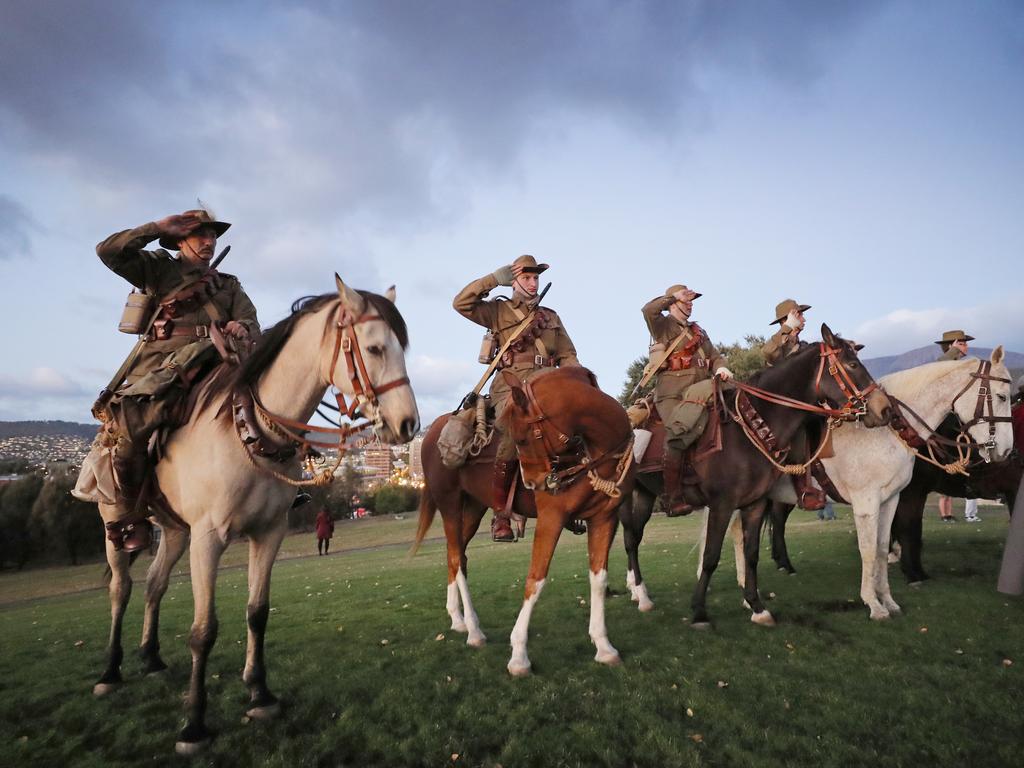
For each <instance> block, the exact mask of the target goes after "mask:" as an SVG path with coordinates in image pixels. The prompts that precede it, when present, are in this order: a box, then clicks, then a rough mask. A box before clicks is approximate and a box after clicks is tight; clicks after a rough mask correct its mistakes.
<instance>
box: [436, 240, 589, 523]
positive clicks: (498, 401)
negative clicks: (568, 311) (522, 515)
mask: <svg viewBox="0 0 1024 768" xmlns="http://www.w3.org/2000/svg"><path fill="white" fill-rule="evenodd" d="M547 268H548V265H547V264H538V263H537V260H536V259H535V258H534V257H533V256H530V255H524V256H520V257H518V258H517V259H516V260H515V261H513V262H512V263H511V264H509V265H506V266H503V267H499V268H498V269H497V270H495V271H494V272H493V273H491V274H489V275H486V276H484V277H481V278H480V279H479V280H474V281H473V282H471V283H470V284H469V285H467V286H466V287H465V288H463V289H462V290H461V291H459V294H458V295H457V296H456V297H455V300H454V301H453V302H452V306H454V307H455V311H456V312H458V313H459V314H460V315H463V316H464V317H468V318H469V319H470V320H472V321H473V322H474V323H477V324H478V325H482V326H483V327H484V328H487V329H488V330H490V331H491V333H493V334H494V343H495V345H496V347H497V348H498V349H501V348H502V347H503V346H504V345H505V342H506V341H508V339H509V337H510V336H511V335H512V334H513V332H514V331H515V329H516V328H517V327H518V326H519V325H520V324H521V323H522V321H523V320H525V319H526V317H527V315H529V314H530V313H531V312H533V318H532V321H531V323H530V325H529V326H528V327H527V328H526V330H525V331H523V332H522V333H521V334H520V335H519V336H518V337H517V338H516V340H515V341H514V342H513V343H512V345H511V346H510V347H509V349H508V350H507V351H506V352H505V353H504V354H503V355H502V357H501V359H500V361H499V362H498V370H499V371H500V370H506V371H511V372H512V373H514V374H515V375H516V377H517V378H519V380H520V381H523V382H526V381H528V380H529V379H531V378H533V377H534V376H536V375H537V374H539V373H541V372H542V371H545V370H548V369H550V368H556V367H564V366H578V365H579V364H580V363H579V360H577V359H576V348H575V347H574V346H573V343H572V341H571V340H570V338H569V334H568V333H566V331H565V327H564V326H563V325H562V321H561V319H560V318H559V317H558V314H557V313H556V312H555V311H554V310H552V309H548V308H547V307H538V306H536V303H537V285H538V283H539V281H540V274H541V273H542V272H544V270H546V269H547ZM499 285H501V286H508V287H511V288H512V297H511V298H510V299H505V298H504V297H498V298H495V299H488V298H487V295H488V294H489V293H490V292H491V291H492V290H494V289H495V288H497V287H498V286H499ZM511 391H512V388H511V387H510V386H509V384H508V383H507V382H506V381H505V378H504V377H503V376H497V375H495V376H494V378H493V380H492V381H491V388H490V391H489V392H490V398H491V405H493V406H494V412H495V425H496V427H495V428H496V429H499V427H498V426H497V425H499V424H500V417H501V415H502V413H504V411H505V407H506V405H507V404H508V400H509V396H510V394H511ZM499 435H500V439H499V442H498V448H497V457H496V460H495V464H494V483H493V494H494V498H493V500H492V503H493V509H494V518H493V520H492V521H491V537H492V538H493V539H494V540H495V541H515V534H513V533H512V526H511V524H510V523H509V513H508V511H507V510H506V506H507V502H508V494H509V491H510V490H511V488H512V482H513V481H514V479H515V470H516V464H517V459H516V452H515V444H514V443H513V442H512V438H511V437H510V436H509V435H508V434H507V433H506V432H505V431H504V430H500V429H499Z"/></svg>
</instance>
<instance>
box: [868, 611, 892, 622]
mask: <svg viewBox="0 0 1024 768" xmlns="http://www.w3.org/2000/svg"><path fill="white" fill-rule="evenodd" d="M870 618H871V620H872V621H886V620H888V618H889V612H888V611H887V610H885V609H882V610H880V611H876V610H874V609H872V611H871V616H870Z"/></svg>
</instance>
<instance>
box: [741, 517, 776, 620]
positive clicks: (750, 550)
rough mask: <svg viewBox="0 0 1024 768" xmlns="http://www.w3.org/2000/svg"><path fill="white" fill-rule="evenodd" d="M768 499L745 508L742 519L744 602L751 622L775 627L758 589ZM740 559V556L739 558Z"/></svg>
mask: <svg viewBox="0 0 1024 768" xmlns="http://www.w3.org/2000/svg"><path fill="white" fill-rule="evenodd" d="M767 506H768V500H767V499H760V500H758V501H755V502H754V503H753V504H748V505H747V506H745V507H743V509H742V510H741V512H740V517H741V519H742V521H743V560H744V563H745V570H744V579H743V598H744V602H745V603H746V604H747V606H748V607H749V608H750V610H751V616H750V620H751V621H752V622H754V623H755V624H760V625H761V626H762V627H774V626H775V618H774V617H773V616H772V615H771V613H770V612H769V611H768V610H767V609H766V608H765V607H764V603H763V602H761V593H760V591H759V590H758V588H757V561H758V558H759V557H760V554H761V525H762V523H763V522H764V512H765V508H766V507H767ZM737 559H739V556H737Z"/></svg>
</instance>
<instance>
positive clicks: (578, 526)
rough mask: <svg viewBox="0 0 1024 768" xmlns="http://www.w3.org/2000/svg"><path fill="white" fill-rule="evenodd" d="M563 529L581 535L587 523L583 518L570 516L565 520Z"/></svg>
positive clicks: (585, 530) (585, 529)
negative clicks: (578, 518)
mask: <svg viewBox="0 0 1024 768" xmlns="http://www.w3.org/2000/svg"><path fill="white" fill-rule="evenodd" d="M565 530H567V531H570V532H571V533H573V534H574V535H576V536H582V535H583V534H584V533H586V532H587V523H586V521H585V520H577V519H576V518H574V517H571V518H569V519H568V520H566V521H565Z"/></svg>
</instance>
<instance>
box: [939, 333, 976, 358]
mask: <svg viewBox="0 0 1024 768" xmlns="http://www.w3.org/2000/svg"><path fill="white" fill-rule="evenodd" d="M969 341H974V337H973V336H968V335H967V334H966V333H964V332H963V331H959V330H958V331H946V332H945V333H944V334H942V338H941V339H939V340H938V341H936V342H935V343H936V344H938V345H939V347H940V348H941V349H942V355H941V356H940V357H939V360H959V359H960V358H961V357H964V356H965V355H966V354H967V342H969Z"/></svg>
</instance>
